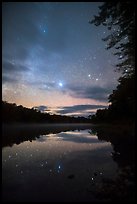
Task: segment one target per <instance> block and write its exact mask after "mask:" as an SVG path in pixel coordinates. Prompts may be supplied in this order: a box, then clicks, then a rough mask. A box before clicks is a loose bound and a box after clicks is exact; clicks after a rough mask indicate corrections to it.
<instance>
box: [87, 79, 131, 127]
mask: <svg viewBox="0 0 137 204" xmlns="http://www.w3.org/2000/svg"><path fill="white" fill-rule="evenodd" d="M119 81H120V83H119V85H118V86H117V89H116V90H113V93H112V94H111V95H110V96H109V102H110V105H109V107H108V108H106V109H98V110H97V112H96V114H95V115H93V116H89V118H91V121H92V122H93V123H94V122H116V121H121V122H122V121H123V122H125V121H127V123H129V122H130V123H133V122H134V118H135V77H134V75H132V77H129V78H120V80H119Z"/></svg>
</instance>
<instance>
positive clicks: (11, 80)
mask: <svg viewBox="0 0 137 204" xmlns="http://www.w3.org/2000/svg"><path fill="white" fill-rule="evenodd" d="M15 82H17V79H15V78H12V77H11V76H6V75H3V76H2V83H3V84H4V83H15Z"/></svg>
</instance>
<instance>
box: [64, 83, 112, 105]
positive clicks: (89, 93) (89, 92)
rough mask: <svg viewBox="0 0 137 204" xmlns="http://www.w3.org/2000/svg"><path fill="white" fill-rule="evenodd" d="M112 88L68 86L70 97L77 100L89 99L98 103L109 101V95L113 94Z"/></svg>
mask: <svg viewBox="0 0 137 204" xmlns="http://www.w3.org/2000/svg"><path fill="white" fill-rule="evenodd" d="M111 90H112V89H111V87H109V88H108V87H107V88H105V87H100V86H88V87H86V86H85V87H84V86H83V87H81V86H72V85H70V86H68V91H70V95H71V96H72V97H75V98H84V99H85V98H87V99H94V100H98V101H104V102H106V101H107V98H108V94H110V93H111Z"/></svg>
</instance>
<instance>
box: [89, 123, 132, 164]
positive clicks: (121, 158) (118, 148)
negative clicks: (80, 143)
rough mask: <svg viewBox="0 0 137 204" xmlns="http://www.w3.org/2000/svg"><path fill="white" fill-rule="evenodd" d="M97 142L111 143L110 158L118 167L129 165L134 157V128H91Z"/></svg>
mask: <svg viewBox="0 0 137 204" xmlns="http://www.w3.org/2000/svg"><path fill="white" fill-rule="evenodd" d="M91 132H93V133H95V134H96V135H97V136H98V139H99V140H105V141H108V142H111V144H112V146H113V150H114V151H113V152H112V157H113V159H114V160H116V162H117V163H118V165H119V167H122V166H125V165H128V164H129V165H130V164H132V163H133V161H134V159H135V158H134V156H135V154H134V153H135V146H134V144H135V137H134V134H135V133H134V128H133V127H129V126H128V127H125V126H106V127H105V126H93V127H92V131H91Z"/></svg>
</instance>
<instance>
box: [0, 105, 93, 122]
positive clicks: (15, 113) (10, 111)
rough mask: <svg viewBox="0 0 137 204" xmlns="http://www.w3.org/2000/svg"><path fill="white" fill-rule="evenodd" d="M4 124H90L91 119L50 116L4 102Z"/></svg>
mask: <svg viewBox="0 0 137 204" xmlns="http://www.w3.org/2000/svg"><path fill="white" fill-rule="evenodd" d="M2 120H3V123H89V122H91V120H90V119H87V118H84V117H77V118H76V117H70V116H62V115H50V114H49V113H41V112H40V111H38V110H36V109H34V108H31V109H30V108H26V107H23V106H22V105H19V106H17V105H16V104H15V103H13V104H12V103H7V102H6V101H2Z"/></svg>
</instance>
